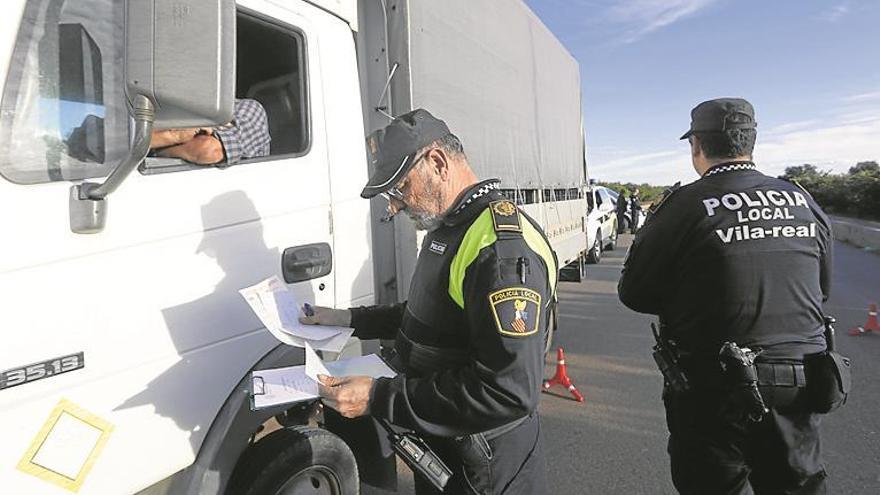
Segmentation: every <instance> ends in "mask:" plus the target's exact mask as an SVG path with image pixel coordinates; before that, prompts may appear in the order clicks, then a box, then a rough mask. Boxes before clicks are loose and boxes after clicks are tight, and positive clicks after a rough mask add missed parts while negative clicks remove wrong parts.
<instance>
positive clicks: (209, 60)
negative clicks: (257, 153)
mask: <svg viewBox="0 0 880 495" xmlns="http://www.w3.org/2000/svg"><path fill="white" fill-rule="evenodd" d="M125 9H126V16H125V17H126V20H125V33H126V46H125V80H126V88H125V89H126V95H127V96H128V101H129V103H130V105H131V108H130V112H131V113H132V116H133V117H134V123H135V125H134V138H133V140H132V145H131V150H130V151H129V154H128V156H127V157H126V158H124V159H123V160H122V161H121V162H120V163H119V164H117V165H116V166H115V167H114V168H113V169H112V170H111V172H110V175H109V176H108V177H107V179H106V180H105V181H104V182H103V183H101V184H97V183H93V182H84V183H82V184H78V185H75V186H73V187H71V189H70V201H69V204H70V230H71V231H73V232H75V233H78V234H92V233H97V232H100V231H102V230H103V229H104V224H105V223H106V217H107V204H106V203H107V200H106V197H107V195H109V194H110V193H112V192H113V191H115V190H116V188H118V187H119V185H120V184H122V181H124V180H125V178H126V177H127V176H128V174H129V173H131V171H132V170H134V168H135V167H137V165H138V164H139V163H140V162H141V161H143V159H144V157H145V156H146V155H147V153H148V152H149V150H150V139H151V136H152V131H153V126H154V125H155V126H156V127H158V128H174V127H202V126H204V127H208V126H215V125H222V124H226V123H227V122H229V121H230V120H232V110H233V105H234V103H235V0H126V2H125Z"/></svg>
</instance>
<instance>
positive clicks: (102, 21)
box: [0, 0, 129, 184]
mask: <svg viewBox="0 0 880 495" xmlns="http://www.w3.org/2000/svg"><path fill="white" fill-rule="evenodd" d="M124 10H125V9H124V3H123V2H118V1H114V0H48V1H46V0H43V1H37V0H31V1H29V2H28V3H27V5H26V6H25V10H24V16H23V18H22V23H21V27H20V28H19V31H18V36H17V38H16V41H15V47H14V48H13V52H12V58H11V60H10V64H9V74H8V76H7V80H6V86H5V89H4V90H3V95H2V101H0V175H2V176H3V177H5V178H6V179H8V180H10V181H12V182H16V183H21V184H36V183H43V182H51V181H61V180H79V179H87V178H93V177H101V176H105V175H107V174H108V173H109V171H110V167H111V166H113V165H114V164H115V163H116V162H118V161H119V160H121V159H122V158H123V157H124V156H125V155H126V153H127V151H128V146H129V117H128V110H127V100H126V98H125V96H124V93H123V91H124V79H123V77H124V76H123V63H122V59H123V48H124V45H123V44H124V42H125V41H124V40H125V36H124V29H125V24H124Z"/></svg>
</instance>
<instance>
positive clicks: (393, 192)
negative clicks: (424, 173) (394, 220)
mask: <svg viewBox="0 0 880 495" xmlns="http://www.w3.org/2000/svg"><path fill="white" fill-rule="evenodd" d="M404 180H406V179H404ZM404 185H405V184H404V183H403V182H398V183H397V185H396V186H394V187H392V188H391V189H389V190H387V191H385V192H383V193H382V197H384V198H385V199H387V200H389V201H391V200H392V199H396V200H397V201H400V202H401V203H402V202H403V191H401V188H402V187H403V186H404Z"/></svg>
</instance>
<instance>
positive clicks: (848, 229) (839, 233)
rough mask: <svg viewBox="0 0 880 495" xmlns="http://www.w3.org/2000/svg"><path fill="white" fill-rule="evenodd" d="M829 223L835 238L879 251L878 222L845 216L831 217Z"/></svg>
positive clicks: (879, 233) (879, 232)
mask: <svg viewBox="0 0 880 495" xmlns="http://www.w3.org/2000/svg"><path fill="white" fill-rule="evenodd" d="M831 224H832V228H833V229H834V238H835V239H839V240H841V241H844V242H846V243H849V244H852V245H854V246H858V247H862V248H868V249H872V250H878V251H880V224H878V223H875V222H868V221H864V220H858V219H854V218H845V217H831Z"/></svg>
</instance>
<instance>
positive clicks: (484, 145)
mask: <svg viewBox="0 0 880 495" xmlns="http://www.w3.org/2000/svg"><path fill="white" fill-rule="evenodd" d="M398 3H402V2H398ZM407 10H408V13H409V24H410V25H409V28H410V29H409V47H408V48H409V61H408V62H409V69H410V70H409V78H410V91H411V98H412V107H413V108H418V107H423V108H426V109H428V110H430V111H431V112H432V113H434V114H435V115H437V116H438V117H440V118H442V119H444V120H446V122H447V123H448V124H449V127H450V129H452V132H453V133H455V134H457V135H458V136H459V137H460V138H461V139H462V141H463V143H464V146H465V151H466V152H467V154H468V157H469V158H470V160H471V162H472V164H473V165H474V167H475V168H476V172H477V174H478V175H479V176H481V177H500V178H501V179H502V182H503V186H504V187H515V186H519V187H527V188H538V187H565V186H576V185H579V184H582V183H583V182H584V150H583V133H582V130H581V97H580V94H581V93H580V74H579V70H578V64H577V62H576V61H575V59H574V58H573V57H572V56H571V55H570V54H569V53H568V51H566V49H565V48H564V47H563V46H562V44H561V43H560V42H559V41H558V40H557V39H556V38H555V37H554V36H553V34H552V33H551V32H550V31H549V30H548V29H547V27H546V26H544V24H543V23H542V22H541V21H540V20H539V19H538V17H537V16H536V15H535V14H534V13H533V12H532V11H531V10H530V9H529V8H528V7H527V6H526V5H525V4H523V3H522V2H521V1H520V0H442V1H437V0H409V1H408V2H407ZM400 25H401V24H397V26H400ZM405 38H406V37H405V36H404V37H401V38H398V40H405ZM400 48H403V50H402V52H406V48H405V47H400ZM398 53H400V52H398Z"/></svg>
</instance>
